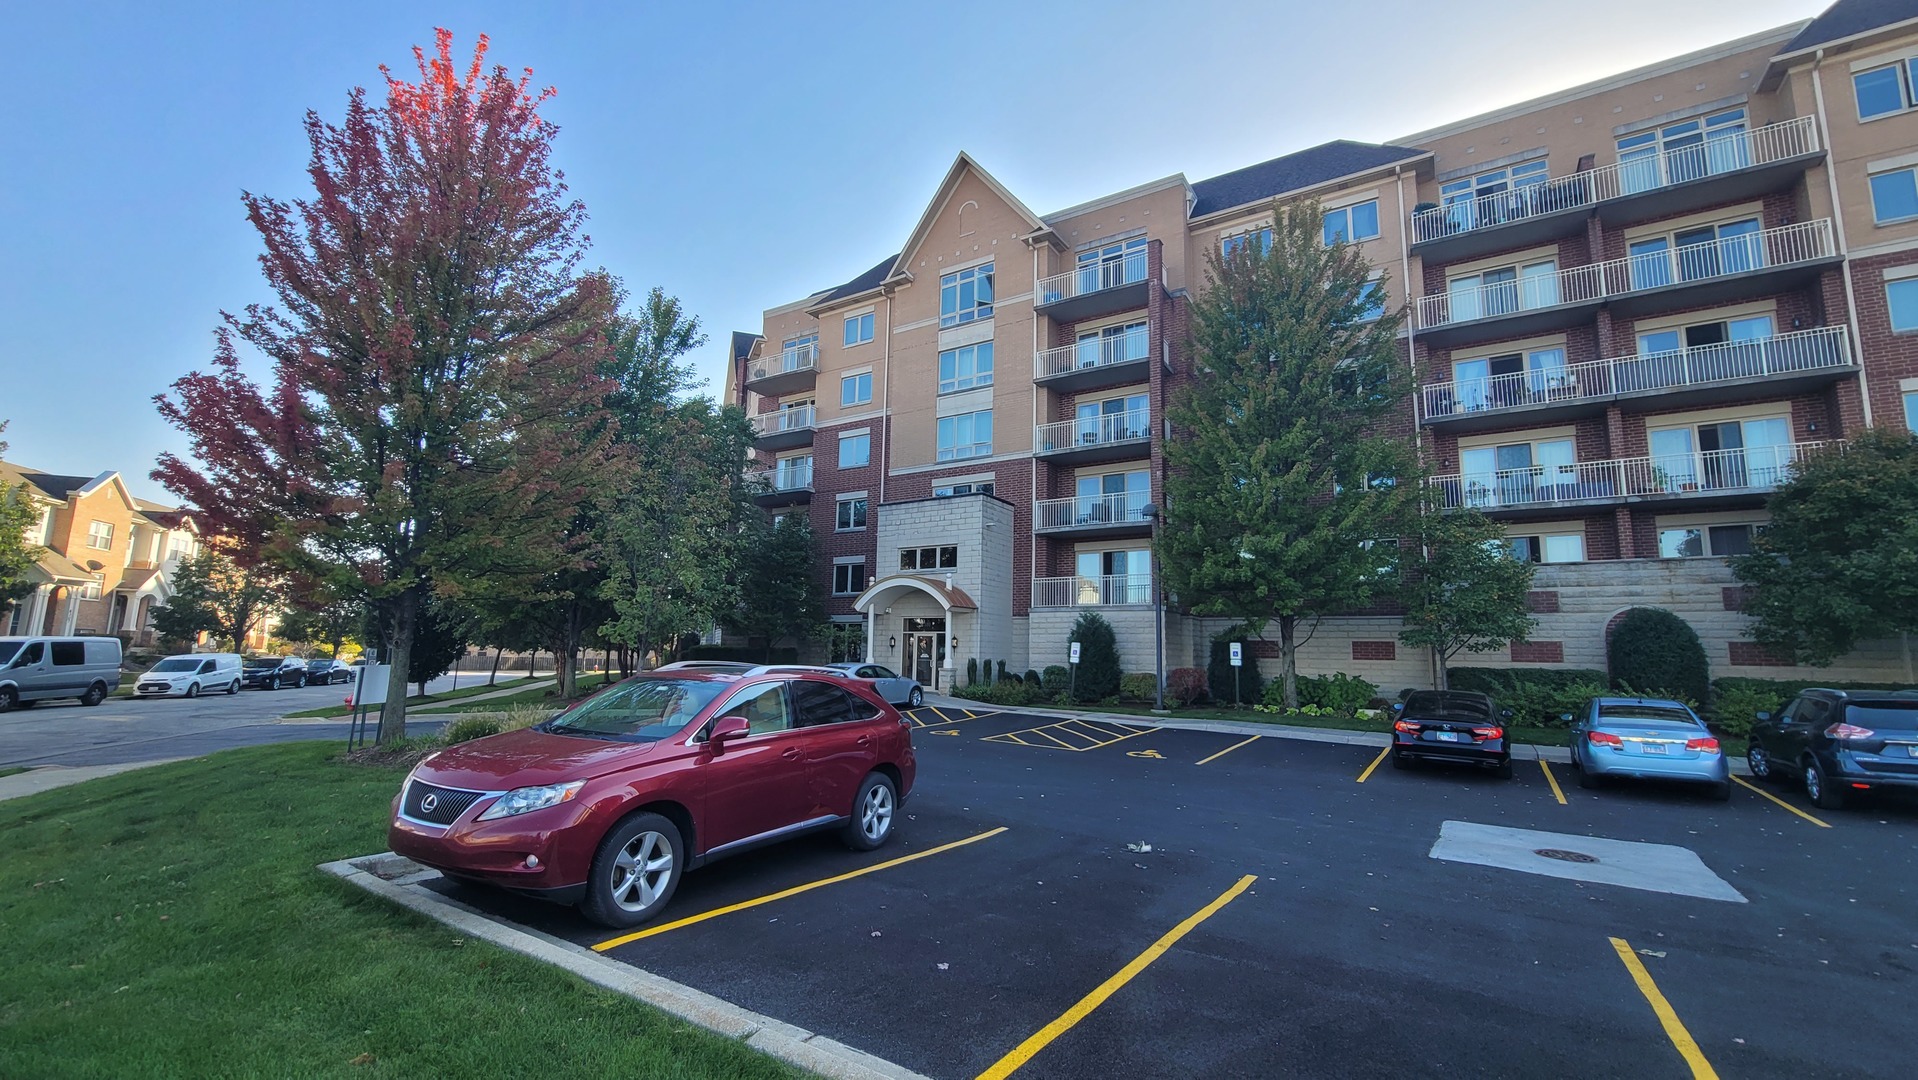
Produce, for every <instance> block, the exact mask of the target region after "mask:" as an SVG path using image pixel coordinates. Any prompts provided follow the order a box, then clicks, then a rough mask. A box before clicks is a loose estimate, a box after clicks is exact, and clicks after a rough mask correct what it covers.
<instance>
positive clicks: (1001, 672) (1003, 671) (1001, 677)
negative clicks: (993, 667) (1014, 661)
mask: <svg viewBox="0 0 1918 1080" xmlns="http://www.w3.org/2000/svg"><path fill="white" fill-rule="evenodd" d="M1008 678H1010V679H1013V680H1014V681H1017V680H1018V678H1019V676H1017V675H1008V674H1007V673H1006V662H1005V661H1004V660H1001V661H999V681H1000V682H1005V681H1006V680H1007V679H1008Z"/></svg>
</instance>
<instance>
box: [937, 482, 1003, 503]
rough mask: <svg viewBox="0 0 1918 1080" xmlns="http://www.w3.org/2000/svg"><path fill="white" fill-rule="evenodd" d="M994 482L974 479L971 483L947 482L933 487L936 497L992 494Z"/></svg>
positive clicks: (946, 497)
mask: <svg viewBox="0 0 1918 1080" xmlns="http://www.w3.org/2000/svg"><path fill="white" fill-rule="evenodd" d="M992 488H993V484H992V481H990V480H980V481H974V482H972V483H969V484H945V485H942V486H940V487H936V488H933V489H932V497H933V498H935V499H950V498H952V497H953V496H954V495H990V494H992Z"/></svg>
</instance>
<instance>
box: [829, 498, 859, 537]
mask: <svg viewBox="0 0 1918 1080" xmlns="http://www.w3.org/2000/svg"><path fill="white" fill-rule="evenodd" d="M865 527H866V500H864V499H841V500H839V505H838V509H837V517H835V519H834V521H833V528H834V529H836V530H838V531H839V532H846V531H848V530H851V529H863V528H865Z"/></svg>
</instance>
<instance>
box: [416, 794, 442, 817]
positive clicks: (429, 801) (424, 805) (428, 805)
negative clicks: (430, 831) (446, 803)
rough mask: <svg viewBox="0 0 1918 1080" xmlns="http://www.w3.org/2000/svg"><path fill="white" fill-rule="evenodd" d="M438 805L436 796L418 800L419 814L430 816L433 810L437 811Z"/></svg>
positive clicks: (438, 800) (438, 799) (438, 798)
mask: <svg viewBox="0 0 1918 1080" xmlns="http://www.w3.org/2000/svg"><path fill="white" fill-rule="evenodd" d="M439 805H440V797H439V796H438V795H428V796H427V797H426V798H424V799H421V800H420V812H421V813H425V814H430V813H432V812H433V811H434V810H437V809H438V808H439Z"/></svg>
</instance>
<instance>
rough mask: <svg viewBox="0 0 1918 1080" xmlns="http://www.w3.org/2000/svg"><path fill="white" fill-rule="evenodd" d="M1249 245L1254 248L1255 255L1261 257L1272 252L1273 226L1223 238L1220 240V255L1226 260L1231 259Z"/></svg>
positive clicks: (1262, 226) (1265, 226)
mask: <svg viewBox="0 0 1918 1080" xmlns="http://www.w3.org/2000/svg"><path fill="white" fill-rule="evenodd" d="M1248 244H1249V245H1251V246H1252V250H1253V253H1254V254H1257V255H1260V256H1263V255H1264V254H1265V253H1266V252H1268V251H1271V250H1272V226H1270V225H1261V226H1259V227H1258V228H1256V229H1247V230H1245V231H1244V232H1236V233H1233V234H1232V235H1230V236H1221V237H1220V238H1219V254H1220V255H1223V256H1225V257H1226V258H1231V257H1232V253H1233V252H1235V251H1241V250H1243V249H1244V248H1245V247H1246V246H1247V245H1248Z"/></svg>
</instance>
